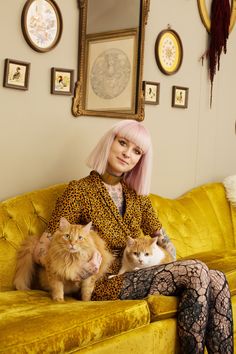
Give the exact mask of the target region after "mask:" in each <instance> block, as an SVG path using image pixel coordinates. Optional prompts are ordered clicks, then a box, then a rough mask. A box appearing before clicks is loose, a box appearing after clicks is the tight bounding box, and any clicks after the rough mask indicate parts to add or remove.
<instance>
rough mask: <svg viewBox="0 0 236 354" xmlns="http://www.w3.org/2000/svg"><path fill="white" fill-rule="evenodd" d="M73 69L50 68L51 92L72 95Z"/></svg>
mask: <svg viewBox="0 0 236 354" xmlns="http://www.w3.org/2000/svg"><path fill="white" fill-rule="evenodd" d="M73 86H74V70H70V69H60V68H51V93H52V94H54V95H72V93H73Z"/></svg>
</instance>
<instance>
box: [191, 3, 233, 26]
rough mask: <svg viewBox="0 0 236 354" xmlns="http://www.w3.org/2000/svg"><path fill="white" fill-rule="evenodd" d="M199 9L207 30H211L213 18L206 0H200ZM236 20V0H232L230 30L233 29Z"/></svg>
mask: <svg viewBox="0 0 236 354" xmlns="http://www.w3.org/2000/svg"><path fill="white" fill-rule="evenodd" d="M198 9H199V12H200V16H201V20H202V23H203V24H204V26H205V27H206V30H207V31H208V32H210V28H211V19H210V17H209V14H208V11H207V8H206V2H205V0H198ZM235 22H236V0H231V16H230V25H229V32H231V31H232V29H233V28H234V25H235Z"/></svg>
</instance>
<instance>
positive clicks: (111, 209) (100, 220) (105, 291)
mask: <svg viewBox="0 0 236 354" xmlns="http://www.w3.org/2000/svg"><path fill="white" fill-rule="evenodd" d="M121 183H122V188H123V193H124V199H125V214H124V216H121V215H120V213H119V211H118V209H117V207H116V205H115V204H114V202H113V200H112V198H111V197H110V195H109V193H108V191H107V189H106V187H105V185H104V183H103V181H102V179H101V177H100V175H99V174H98V173H97V172H96V171H92V172H91V173H90V175H89V176H87V177H85V178H83V179H81V180H78V181H75V180H74V181H71V182H70V183H69V184H68V186H67V187H66V189H65V191H64V193H63V194H62V196H61V197H60V198H59V199H58V200H57V203H56V206H55V209H54V211H53V213H52V217H51V219H50V221H49V223H48V231H49V232H51V233H53V232H54V231H55V230H56V228H57V227H58V226H59V220H60V218H61V217H62V216H64V217H65V218H67V220H68V221H69V222H70V223H73V224H77V223H79V224H87V223H89V222H90V221H92V223H93V226H94V227H95V229H96V230H97V231H98V233H99V235H100V237H102V238H103V239H104V240H105V242H106V244H107V247H108V249H109V250H110V251H111V252H113V253H114V254H115V255H116V256H117V257H116V259H115V262H114V263H113V265H112V268H111V273H112V274H117V273H118V271H119V269H120V266H121V257H122V252H123V249H124V247H125V245H126V239H127V236H131V237H133V238H136V237H139V236H140V234H141V230H142V231H143V233H144V234H145V235H152V234H153V233H154V232H155V231H157V230H160V229H161V224H160V222H159V220H158V218H157V216H156V214H155V211H154V210H153V208H152V205H151V201H150V199H149V198H148V197H147V196H140V195H137V194H136V193H135V192H134V191H133V190H131V189H130V188H128V187H127V185H126V184H125V183H124V182H121ZM122 281H123V277H122V275H119V276H116V277H113V278H111V279H108V277H104V278H102V279H101V280H100V281H98V282H97V284H96V287H95V290H94V292H93V298H92V299H93V300H113V299H117V298H118V297H119V292H120V288H121V285H122Z"/></svg>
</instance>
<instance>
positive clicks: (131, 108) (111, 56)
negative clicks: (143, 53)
mask: <svg viewBox="0 0 236 354" xmlns="http://www.w3.org/2000/svg"><path fill="white" fill-rule="evenodd" d="M137 47H138V45H137V31H136V30H125V31H113V32H109V33H102V34H95V35H94V34H93V35H88V36H87V40H86V50H85V56H86V60H85V62H86V68H85V77H84V82H85V85H84V87H82V90H83V94H82V96H83V98H84V107H85V109H86V110H87V111H93V112H94V111H95V112H97V113H98V114H99V112H109V111H112V112H122V113H133V114H134V113H135V104H136V102H135V97H136V84H135V83H136V76H137V67H136V64H135V63H136V62H137V53H138V52H137ZM108 114H109V113H108Z"/></svg>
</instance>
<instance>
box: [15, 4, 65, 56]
mask: <svg viewBox="0 0 236 354" xmlns="http://www.w3.org/2000/svg"><path fill="white" fill-rule="evenodd" d="M21 26H22V32H23V35H24V37H25V40H26V41H27V43H28V44H29V45H30V47H31V48H32V49H34V50H36V51H37V52H48V51H49V50H51V49H52V48H54V47H55V46H56V45H57V44H58V42H59V40H60V38H61V34H62V16H61V12H60V9H59V7H58V6H57V4H56V2H55V1H54V0H40V1H39V0H27V1H26V3H25V6H24V8H23V11H22V16H21Z"/></svg>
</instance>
